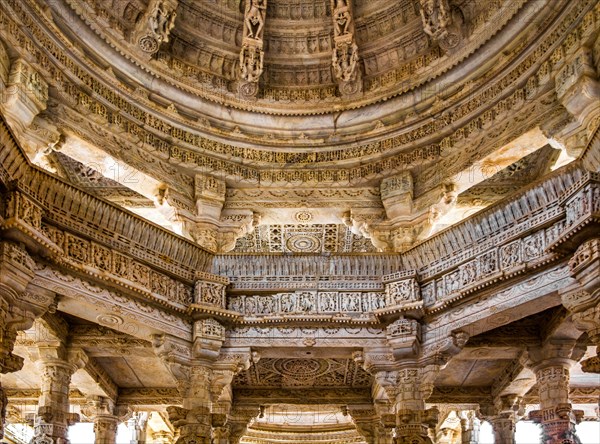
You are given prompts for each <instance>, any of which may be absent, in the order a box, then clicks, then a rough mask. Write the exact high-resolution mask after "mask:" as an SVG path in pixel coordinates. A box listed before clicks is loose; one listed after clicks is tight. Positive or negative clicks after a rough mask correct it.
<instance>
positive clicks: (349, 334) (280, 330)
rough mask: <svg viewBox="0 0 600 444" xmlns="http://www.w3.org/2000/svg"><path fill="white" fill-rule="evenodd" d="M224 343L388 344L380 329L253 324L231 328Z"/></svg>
mask: <svg viewBox="0 0 600 444" xmlns="http://www.w3.org/2000/svg"><path fill="white" fill-rule="evenodd" d="M224 346H226V347H254V346H263V347H294V346H299V347H307V346H309V347H313V346H314V347H367V346H372V347H384V346H385V347H387V343H386V338H385V333H384V332H383V331H382V330H381V329H380V328H365V327H338V326H335V327H319V328H316V327H281V326H279V327H262V326H255V327H254V326H252V327H235V328H230V329H228V330H227V336H226V339H225V342H224ZM390 356H391V355H390Z"/></svg>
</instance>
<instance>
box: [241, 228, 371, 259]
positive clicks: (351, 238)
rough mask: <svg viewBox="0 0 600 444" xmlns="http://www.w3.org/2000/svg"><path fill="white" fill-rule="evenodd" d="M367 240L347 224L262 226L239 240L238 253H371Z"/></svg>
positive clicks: (369, 243)
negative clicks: (352, 230) (354, 232)
mask: <svg viewBox="0 0 600 444" xmlns="http://www.w3.org/2000/svg"><path fill="white" fill-rule="evenodd" d="M375 251H376V249H375V247H374V246H373V244H372V243H371V241H370V240H369V239H367V238H364V237H361V236H357V235H356V234H353V233H352V232H351V231H350V229H349V228H348V227H346V226H345V225H343V224H339V225H336V224H324V225H323V224H314V225H260V226H258V227H256V229H255V230H254V232H253V233H251V234H249V235H247V236H245V237H243V238H240V239H238V241H237V243H236V247H235V249H234V250H233V252H234V253H241V252H244V253H371V252H375Z"/></svg>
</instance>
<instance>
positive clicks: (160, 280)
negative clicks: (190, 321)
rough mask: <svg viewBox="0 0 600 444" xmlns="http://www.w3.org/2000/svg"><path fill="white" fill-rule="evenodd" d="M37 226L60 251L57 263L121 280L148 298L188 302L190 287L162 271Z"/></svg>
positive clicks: (181, 305) (178, 303) (179, 304)
mask: <svg viewBox="0 0 600 444" xmlns="http://www.w3.org/2000/svg"><path fill="white" fill-rule="evenodd" d="M41 230H42V231H43V232H44V233H45V234H46V235H47V236H48V238H49V239H51V240H52V242H53V243H54V244H55V245H56V246H57V247H58V248H59V249H60V251H63V252H64V256H62V257H61V260H60V261H59V262H60V263H63V264H68V265H70V266H72V267H74V268H77V269H80V270H84V271H86V272H93V271H95V273H93V274H95V276H96V277H97V278H99V279H100V280H108V281H111V282H113V283H117V284H121V285H123V286H125V287H128V288H129V289H133V290H134V291H136V290H137V292H138V293H142V294H144V293H145V295H146V297H148V298H149V299H151V300H152V299H153V300H155V301H162V302H163V303H169V304H170V305H171V306H172V307H173V308H176V309H178V310H185V309H186V308H187V307H188V306H189V305H190V304H191V303H192V302H193V299H192V290H191V288H190V287H189V286H188V285H186V284H184V283H182V282H180V281H177V280H175V279H173V278H171V277H169V276H167V275H165V274H164V273H160V272H157V271H155V270H153V269H152V268H150V267H148V266H146V265H144V264H142V263H141V262H139V261H136V260H134V259H132V258H131V257H129V256H127V255H124V254H122V253H120V252H118V251H117V250H115V249H113V248H108V247H105V246H103V245H100V244H97V243H96V242H93V241H89V240H87V239H84V238H81V237H79V236H75V235H72V234H70V233H68V232H64V231H62V230H59V229H57V228H55V227H53V226H51V225H47V224H44V225H42V227H41Z"/></svg>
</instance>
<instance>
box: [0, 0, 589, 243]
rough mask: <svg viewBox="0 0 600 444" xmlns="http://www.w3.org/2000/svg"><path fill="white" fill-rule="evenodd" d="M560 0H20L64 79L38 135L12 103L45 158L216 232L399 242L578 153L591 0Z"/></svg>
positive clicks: (93, 183)
mask: <svg viewBox="0 0 600 444" xmlns="http://www.w3.org/2000/svg"><path fill="white" fill-rule="evenodd" d="M546 3H547V2H543V1H542V2H539V1H527V0H520V1H503V0H495V1H488V2H473V1H468V0H452V1H450V2H447V1H445V0H444V1H442V0H440V1H434V2H425V1H423V0H421V1H416V0H415V1H411V0H400V1H393V2H391V1H383V0H381V1H379V0H377V1H370V2H362V1H360V2H359V1H354V2H348V1H347V0H268V1H267V0H252V1H251V0H248V1H239V0H212V1H201V2H196V1H191V0H179V1H178V0H163V1H158V0H150V1H146V0H131V1H125V2H113V1H112V0H100V1H84V2H79V1H72V0H59V1H56V2H48V3H47V4H46V2H44V1H43V0H26V1H23V2H19V1H16V0H13V1H12V2H11V1H9V2H8V4H7V8H8V9H10V10H11V11H13V13H12V14H13V15H12V16H11V15H10V14H9V16H10V17H11V18H10V20H11V21H12V22H14V23H15V24H16V25H17V26H22V27H23V28H22V29H29V28H31V29H35V33H33V34H32V36H31V37H32V40H31V45H34V46H35V47H36V48H38V49H37V51H39V52H34V53H35V54H37V55H38V56H39V57H32V58H31V60H29V61H26V62H25V63H26V64H27V66H29V65H31V68H32V69H34V70H36V71H37V72H39V75H40V76H41V78H42V79H43V82H45V84H47V86H48V92H47V102H46V103H45V104H42V105H40V106H39V112H38V113H37V114H36V115H33V116H29V120H30V121H33V124H34V125H35V127H36V128H37V129H38V131H36V132H34V134H33V135H32V132H31V131H24V130H23V128H21V127H25V126H27V124H30V123H31V122H29V121H27V120H28V119H27V118H24V117H23V116H22V115H21V114H19V111H18V110H15V109H12V110H11V109H5V110H4V113H5V114H6V115H7V119H8V120H9V121H12V126H13V128H14V129H15V132H16V133H17V136H18V137H19V138H20V139H21V142H22V145H23V146H24V147H25V148H26V150H27V151H28V154H29V156H30V158H31V159H32V160H33V161H34V162H35V163H37V164H38V165H40V166H42V167H44V168H46V169H49V170H50V171H53V172H55V173H56V174H58V175H60V176H62V177H63V178H64V179H66V180H68V181H71V182H73V183H74V184H76V185H77V186H80V187H83V188H85V189H86V190H88V191H90V192H91V193H93V194H96V195H99V196H101V197H103V198H105V199H108V200H111V201H113V202H115V203H116V204H118V205H121V206H124V207H125V208H127V209H129V210H131V211H134V212H136V213H138V214H140V215H142V216H143V217H146V218H148V219H150V220H152V221H154V222H156V223H158V224H160V225H163V226H165V227H167V228H169V229H171V230H173V231H175V232H177V233H179V234H182V235H184V236H186V237H188V238H191V239H193V240H195V241H196V242H198V243H199V244H200V245H202V246H204V247H205V248H207V249H209V250H211V251H216V252H228V251H238V252H244V251H248V252H278V251H279V252H296V253H316V252H321V253H324V252H330V251H337V252H345V253H359V252H372V251H396V252H400V251H404V250H406V249H408V248H410V247H412V246H414V245H415V244H416V243H418V242H421V241H423V240H424V239H426V238H428V237H429V236H431V235H432V234H433V233H435V232H437V231H439V230H440V229H441V228H443V227H445V226H448V225H451V224H452V223H454V222H456V221H459V220H461V219H463V218H464V217H466V216H469V215H470V214H472V213H474V212H476V211H478V210H480V209H482V208H485V207H486V206H487V205H489V204H490V203H493V202H495V201H497V200H498V199H500V198H502V197H504V196H505V195H506V194H508V193H510V192H512V191H514V190H516V189H519V188H521V187H522V186H526V185H527V184H528V183H531V182H532V181H535V180H536V179H538V178H539V177H541V176H542V175H543V173H544V172H547V171H549V170H550V169H554V168H556V167H558V166H559V165H563V164H564V163H566V162H568V161H570V160H571V159H573V158H574V157H576V156H577V155H578V151H577V149H578V148H577V147H574V148H570V151H569V150H567V149H566V148H565V147H564V145H563V144H562V142H558V141H556V140H554V139H553V137H554V136H555V135H556V133H557V132H560V128H565V127H567V126H568V125H569V123H570V122H571V121H572V118H571V117H570V116H569V114H568V112H567V110H566V109H565V106H566V105H565V104H564V103H561V101H560V100H559V98H558V97H557V94H556V91H555V86H554V84H553V80H552V78H551V72H552V69H553V67H554V66H555V65H556V64H557V63H559V59H557V58H556V54H557V53H560V51H563V49H562V47H560V46H557V45H558V43H557V42H559V41H561V40H562V39H564V38H566V35H567V34H568V33H569V32H570V29H571V23H576V21H577V20H579V18H580V17H581V16H583V15H584V14H585V13H586V11H589V9H590V8H591V7H592V5H593V2H591V1H590V2H586V1H582V2H576V3H573V2H569V1H567V0H552V2H551V3H552V7H548V5H547V4H546ZM548 4H549V3H548ZM19 17H21V18H19ZM23 17H33V18H32V19H31V20H30V21H28V20H29V19H27V20H24V21H23ZM6 20H8V18H7V19H6ZM7 23H8V21H7ZM4 28H5V29H6V30H5V31H2V33H1V34H0V36H2V38H3V40H4V41H5V44H6V51H5V52H6V57H7V58H8V59H14V58H17V54H19V53H21V50H20V49H19V48H20V45H23V41H22V39H21V40H19V38H17V37H16V36H15V35H14V33H11V32H9V31H8V29H9V28H7V27H4ZM11 29H12V28H11ZM584 37H585V36H584ZM582 38H583V37H582ZM559 50H560V51H559ZM553 57H554V58H553ZM42 59H44V61H42ZM7 78H8V74H7ZM9 83H10V82H9ZM20 120H25V121H26V122H22V121H21V122H20ZM550 128H552V130H550ZM556 128H559V130H557V129H556ZM550 146H551V147H552V148H554V149H555V151H553V153H554V154H549V153H551V151H548V150H552V148H550ZM529 155H531V156H533V157H531V158H529V157H527V156H529ZM526 157H527V159H529V160H524V159H525V158H526ZM549 159H551V160H552V161H551V162H550V161H549ZM536 162H538V164H539V168H537V167H536V169H535V172H529V173H526V174H525V173H518V174H519V176H518V178H516V177H515V176H514V175H513V172H514V171H516V170H519V169H520V168H523V164H527V165H533V164H536ZM538 173H539V174H538ZM102 177H104V179H102ZM490 181H491V182H490ZM307 227H308V228H307ZM273 233H275V234H273ZM273 236H275V237H273ZM290 239H291V240H290ZM331 245H334V246H331Z"/></svg>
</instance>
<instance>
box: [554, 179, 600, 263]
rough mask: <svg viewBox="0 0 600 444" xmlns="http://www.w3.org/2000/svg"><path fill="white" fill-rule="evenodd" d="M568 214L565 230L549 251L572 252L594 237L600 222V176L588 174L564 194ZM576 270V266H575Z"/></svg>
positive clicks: (563, 204)
mask: <svg viewBox="0 0 600 444" xmlns="http://www.w3.org/2000/svg"><path fill="white" fill-rule="evenodd" d="M559 203H560V205H561V207H563V208H564V210H565V212H566V219H565V222H564V229H563V230H562V233H561V234H560V236H558V237H557V238H556V239H554V240H553V242H552V244H551V245H549V249H551V250H553V249H558V250H567V251H568V250H571V249H573V247H574V246H575V245H578V243H579V241H580V240H581V239H585V238H586V237H588V236H593V235H594V232H596V230H597V229H598V225H599V220H600V174H598V173H595V172H586V173H585V174H584V175H582V177H581V178H579V180H578V181H577V182H575V183H573V184H572V185H571V186H570V187H569V189H567V190H565V191H564V193H563V194H562V196H561V198H560V201H559ZM573 267H574V268H576V264H574V265H573Z"/></svg>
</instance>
